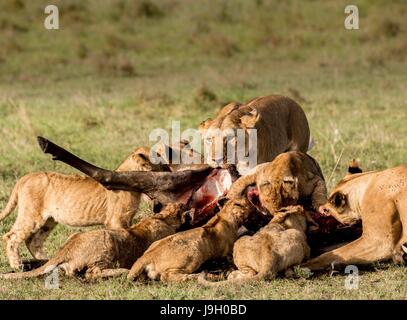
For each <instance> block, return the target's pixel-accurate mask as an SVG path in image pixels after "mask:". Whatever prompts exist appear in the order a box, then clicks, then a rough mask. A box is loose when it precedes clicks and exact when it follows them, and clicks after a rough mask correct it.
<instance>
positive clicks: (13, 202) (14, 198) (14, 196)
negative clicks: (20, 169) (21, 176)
mask: <svg viewBox="0 0 407 320" xmlns="http://www.w3.org/2000/svg"><path fill="white" fill-rule="evenodd" d="M20 182H21V180H20V181H18V182H17V183H16V185H15V186H14V189H13V191H12V192H11V195H10V198H9V200H8V202H7V205H6V207H5V208H4V209H3V211H2V212H1V213H0V221H1V220H3V219H5V218H6V217H7V216H8V215H9V214H10V213H12V212H13V210H14V209H15V207H16V206H17V203H18V191H19V189H20Z"/></svg>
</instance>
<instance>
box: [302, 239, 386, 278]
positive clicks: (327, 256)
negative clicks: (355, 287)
mask: <svg viewBox="0 0 407 320" xmlns="http://www.w3.org/2000/svg"><path fill="white" fill-rule="evenodd" d="M392 251H393V244H392V243H391V241H387V242H386V240H384V239H380V238H376V239H371V238H368V237H363V235H362V237H360V238H359V239H357V240H355V241H353V242H351V243H349V244H347V245H345V246H343V247H340V248H338V249H335V250H332V251H329V252H326V253H324V254H322V255H320V256H319V257H316V258H314V259H311V260H310V261H308V262H306V263H305V264H303V265H302V267H305V268H309V269H311V270H323V269H326V268H328V267H330V266H332V265H335V264H339V265H346V264H369V263H373V262H376V261H379V260H383V259H387V258H390V257H391V256H392Z"/></svg>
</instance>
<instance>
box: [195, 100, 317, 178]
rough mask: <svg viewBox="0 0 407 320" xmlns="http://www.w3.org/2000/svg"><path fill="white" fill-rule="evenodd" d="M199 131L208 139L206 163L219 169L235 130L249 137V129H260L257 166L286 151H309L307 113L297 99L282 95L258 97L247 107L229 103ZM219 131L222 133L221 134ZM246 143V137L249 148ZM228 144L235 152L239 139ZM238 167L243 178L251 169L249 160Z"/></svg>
mask: <svg viewBox="0 0 407 320" xmlns="http://www.w3.org/2000/svg"><path fill="white" fill-rule="evenodd" d="M199 129H200V131H201V133H202V134H203V136H204V137H205V141H206V143H207V145H206V146H205V147H206V149H209V152H206V155H205V157H206V162H207V163H208V164H209V165H211V166H213V167H217V166H218V165H219V161H223V162H224V161H225V159H226V155H227V152H226V151H227V140H228V139H229V137H228V134H230V133H233V130H235V129H244V130H245V132H246V134H247V129H256V130H257V150H254V151H257V164H261V163H264V162H269V161H272V160H273V159H274V158H275V157H276V156H277V155H278V154H280V153H282V152H285V151H290V150H297V151H302V152H307V150H308V146H309V143H310V131H309V126H308V121H307V118H306V116H305V113H304V111H303V110H302V108H301V107H300V106H299V105H298V104H297V103H296V102H295V101H294V100H292V99H290V98H288V97H284V96H280V95H271V96H265V97H258V98H255V99H253V100H251V101H249V102H247V103H245V104H240V103H237V102H232V103H229V104H228V105H226V106H225V107H223V108H222V109H221V110H220V111H219V112H218V114H217V115H216V117H215V118H214V119H208V120H206V121H204V122H202V123H201V125H200V127H199ZM218 130H221V131H222V133H221V134H219V132H218ZM219 139H222V141H220V140H219ZM247 141H248V139H247V135H246V147H248V145H247ZM228 143H229V144H231V145H233V147H234V148H235V152H236V145H237V143H236V139H233V140H231V141H229V142H228ZM219 146H223V148H222V147H219ZM217 148H218V149H222V150H220V151H223V159H222V158H219V157H218V155H217V154H216V149H217ZM246 150H247V149H246ZM252 151H253V150H252ZM237 160H239V159H237ZM236 165H237V169H238V171H239V173H240V174H241V175H245V174H247V172H248V171H249V170H250V169H252V167H250V164H249V163H248V162H246V161H238V162H237V163H236Z"/></svg>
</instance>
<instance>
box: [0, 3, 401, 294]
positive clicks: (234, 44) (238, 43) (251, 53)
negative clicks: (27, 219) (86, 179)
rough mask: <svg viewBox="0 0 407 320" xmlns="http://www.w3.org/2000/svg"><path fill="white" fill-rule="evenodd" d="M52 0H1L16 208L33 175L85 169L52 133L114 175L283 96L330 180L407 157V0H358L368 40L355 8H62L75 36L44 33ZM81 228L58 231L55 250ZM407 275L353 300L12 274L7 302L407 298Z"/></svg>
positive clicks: (376, 279) (1, 95)
mask: <svg viewBox="0 0 407 320" xmlns="http://www.w3.org/2000/svg"><path fill="white" fill-rule="evenodd" d="M46 4H48V2H47V1H40V0H36V1H30V2H28V1H21V0H8V1H7V4H1V6H2V8H1V9H2V10H0V137H1V140H0V208H3V207H4V205H5V203H6V201H7V199H8V196H9V194H10V192H11V189H12V187H13V185H14V184H15V182H16V180H17V179H18V178H19V177H21V176H22V175H24V174H25V173H28V172H31V171H36V170H53V171H58V172H74V171H73V170H71V169H69V168H68V167H67V166H64V165H62V164H58V163H54V162H52V161H51V160H50V159H49V158H48V157H47V156H45V155H44V154H42V153H41V152H40V150H39V148H38V146H37V144H36V141H35V137H36V135H43V136H45V137H49V138H50V139H52V140H54V141H56V142H58V143H60V144H62V145H63V146H65V147H68V148H69V149H70V150H73V151H74V152H75V153H77V154H79V155H81V156H82V157H84V158H85V159H88V160H90V161H91V162H94V163H97V164H98V165H100V166H104V167H109V168H114V167H115V166H117V165H118V164H119V162H120V161H121V159H123V158H124V157H125V156H126V155H127V154H128V153H129V152H130V151H131V150H132V149H133V148H134V147H136V146H140V145H151V144H152V142H149V140H148V133H149V132H150V131H151V130H152V129H154V128H157V127H161V128H169V127H170V125H171V120H181V124H182V129H186V128H189V127H196V126H197V125H198V124H199V123H200V122H201V121H202V120H204V119H206V118H207V117H209V116H210V115H212V114H213V113H214V112H215V110H217V108H219V107H220V106H221V105H222V104H223V103H225V102H228V101H230V100H238V101H245V100H248V99H250V98H252V97H255V96H258V95H266V94H271V93H281V94H286V95H289V96H291V97H292V98H294V99H295V100H297V101H298V102H299V103H300V104H301V105H302V106H303V108H304V110H305V111H306V113H307V116H308V120H309V122H310V126H311V132H312V136H313V137H314V139H315V141H316V145H315V147H314V149H313V150H312V152H311V153H312V155H313V156H314V157H315V158H316V159H317V160H318V161H319V162H320V164H321V167H322V169H323V172H324V174H325V176H326V178H327V180H328V185H329V187H332V186H333V185H334V184H335V183H336V182H337V181H338V180H339V179H340V178H341V176H343V174H344V172H345V165H346V163H347V162H348V161H349V160H350V159H351V158H358V159H360V161H361V163H362V166H363V168H365V169H367V170H374V169H382V168H386V167H390V166H395V165H398V164H401V163H405V162H406V160H405V159H406V157H407V148H406V142H407V126H406V122H407V96H406V92H407V90H406V89H407V87H406V84H407V57H406V52H407V40H406V39H407V37H406V33H407V24H406V20H405V16H406V14H407V5H406V2H405V1H392V2H391V3H390V2H388V1H367V0H358V1H356V0H355V1H353V2H352V4H356V5H358V6H359V12H360V30H354V31H348V30H345V29H344V27H343V20H344V17H345V15H344V13H343V10H344V7H345V5H346V4H347V2H346V1H335V2H328V1H322V0H317V1H267V0H263V1H262V0H257V1H243V0H236V1H219V0H216V1H213V0H202V1H194V2H190V1H181V0H162V1H153V2H151V1H122V0H111V1H96V0H91V1H87V2H83V1H73V0H63V1H62V0H59V1H58V0H57V1H55V4H57V5H58V6H59V10H60V24H61V29H60V30H53V31H49V30H45V29H44V27H43V19H44V17H45V15H44V14H43V8H44V6H45V5H46ZM337 163H338V165H337V166H336V164H337ZM146 214H149V212H148V209H146V208H145V207H144V208H143V210H142V212H141V214H140V216H143V215H146ZM140 216H139V217H140ZM14 220H15V214H13V215H12V216H10V217H9V218H7V219H6V220H4V221H3V222H1V224H0V233H1V234H4V233H5V232H6V231H7V230H8V229H9V228H10V227H11V225H12V223H13V222H14ZM71 232H73V230H72V229H69V228H66V227H64V226H58V227H57V229H56V230H55V231H54V232H53V233H52V235H51V237H50V239H49V240H48V241H47V248H48V251H49V252H50V253H51V254H52V252H54V251H55V250H56V249H57V248H58V247H59V246H60V245H61V244H62V243H63V242H64V241H65V239H66V238H67V236H68V235H69V234H70V233H71ZM23 255H24V257H29V256H28V253H27V251H26V249H25V248H24V250H23ZM7 270H9V268H8V264H7V261H6V258H5V255H4V251H3V250H1V251H0V271H1V272H5V271H7ZM406 280H407V273H406V269H405V267H396V266H392V265H388V264H380V265H377V266H375V267H374V268H373V269H372V270H369V271H364V272H363V273H362V277H361V280H360V286H359V289H358V290H351V291H349V290H346V289H345V286H344V281H345V276H344V275H343V274H337V275H334V276H332V277H329V276H327V275H322V276H318V277H314V278H312V279H303V278H300V279H291V280H290V279H283V278H279V279H276V280H274V281H271V282H267V283H261V284H258V285H255V286H251V285H247V286H242V287H239V288H235V287H227V288H223V289H206V288H202V287H200V286H199V285H197V284H194V283H189V284H183V285H162V284H158V283H154V284H151V285H137V284H133V283H128V282H126V281H125V279H114V280H109V281H101V282H98V283H95V284H83V283H80V282H79V281H77V280H70V279H61V289H59V290H49V289H45V287H44V279H38V280H29V281H19V282H8V281H0V298H1V299H44V298H51V299H92V298H97V299H99V298H113V299H126V298H131V299H157V298H162V299H172V298H181V299H199V298H203V299H233V298H243V299H270V298H272V299H305V298H310V299H344V298H351V299H353V298H354V299H363V298H367V299H405V298H406V297H407V287H406V286H405V282H406ZM403 284H404V285H403Z"/></svg>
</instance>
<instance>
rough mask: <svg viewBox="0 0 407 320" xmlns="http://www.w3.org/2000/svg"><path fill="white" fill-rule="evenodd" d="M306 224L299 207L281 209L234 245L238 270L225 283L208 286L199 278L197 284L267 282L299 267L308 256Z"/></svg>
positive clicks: (234, 259)
mask: <svg viewBox="0 0 407 320" xmlns="http://www.w3.org/2000/svg"><path fill="white" fill-rule="evenodd" d="M307 220H308V219H307V217H306V213H305V211H304V209H303V208H302V207H301V206H290V207H285V208H283V209H282V210H280V211H279V212H278V213H277V214H276V215H275V216H274V218H273V219H272V220H271V221H270V222H269V223H268V224H267V225H266V226H265V227H263V228H262V229H260V230H259V231H258V232H256V233H255V234H254V235H253V236H243V237H241V238H239V239H238V240H237V241H236V242H235V245H234V246H233V262H234V264H235V265H236V267H237V268H238V270H236V271H233V272H232V273H230V274H229V276H228V280H226V281H220V282H211V281H207V280H206V279H205V278H204V276H200V277H199V279H198V281H199V282H200V283H202V284H205V285H223V284H228V283H242V282H247V281H259V280H262V279H266V280H267V279H270V278H273V277H274V276H276V274H277V273H278V272H281V271H284V270H286V269H288V268H289V267H291V266H294V265H297V264H300V263H301V262H302V261H303V260H304V259H306V258H308V257H309V255H310V248H309V246H308V244H307V237H306V235H305V231H306V229H307Z"/></svg>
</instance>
